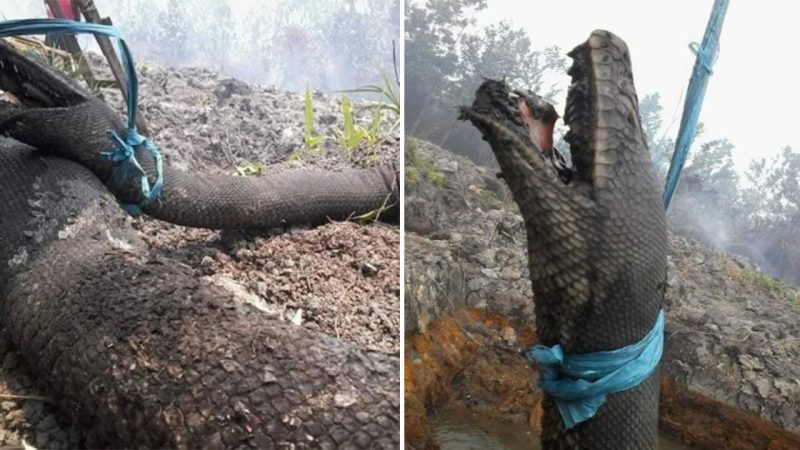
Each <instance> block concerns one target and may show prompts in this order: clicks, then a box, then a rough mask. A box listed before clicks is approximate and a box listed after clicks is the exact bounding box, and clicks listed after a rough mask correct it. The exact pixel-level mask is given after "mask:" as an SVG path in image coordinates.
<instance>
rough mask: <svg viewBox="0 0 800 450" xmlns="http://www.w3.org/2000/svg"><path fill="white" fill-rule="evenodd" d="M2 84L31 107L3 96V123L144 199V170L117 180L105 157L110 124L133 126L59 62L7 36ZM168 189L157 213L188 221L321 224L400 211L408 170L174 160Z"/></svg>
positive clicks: (144, 160) (149, 210)
mask: <svg viewBox="0 0 800 450" xmlns="http://www.w3.org/2000/svg"><path fill="white" fill-rule="evenodd" d="M0 88H2V89H4V90H6V91H8V92H10V93H12V94H14V95H15V96H16V97H17V98H18V99H20V100H21V101H22V103H23V105H24V106H23V107H21V108H12V107H9V106H8V105H6V106H5V107H3V106H0V131H2V132H3V133H4V134H5V135H6V136H10V137H13V138H14V139H16V140H18V141H20V142H23V143H26V144H28V145H31V146H33V147H36V148H38V149H40V150H43V151H47V152H49V153H51V154H54V155H58V156H62V157H64V158H67V159H70V160H73V161H76V162H78V163H80V164H82V165H84V166H86V167H87V168H89V169H90V170H91V171H92V172H93V173H94V174H95V175H97V177H98V178H100V180H101V181H103V182H104V183H105V184H106V186H107V187H108V188H109V190H111V191H112V193H114V194H115V195H116V197H117V199H118V200H119V201H120V202H122V203H125V204H139V203H140V202H141V201H142V199H143V197H142V191H141V187H140V186H141V178H140V176H139V175H138V174H137V173H136V172H134V171H133V170H130V171H129V173H130V176H128V177H127V178H125V179H124V180H123V181H122V182H119V180H115V179H114V178H113V177H112V175H113V170H114V166H113V163H112V162H110V161H108V160H104V159H102V158H101V156H100V153H101V152H107V151H109V150H110V149H111V148H112V146H113V144H112V141H111V140H110V139H109V138H108V137H107V135H106V133H107V132H108V131H109V130H114V131H116V132H117V133H118V134H119V135H120V136H125V127H124V125H123V124H122V122H121V121H120V119H119V117H118V116H117V114H116V113H115V112H114V111H112V110H111V109H110V108H109V107H108V106H107V105H106V104H105V103H103V102H102V101H100V100H98V99H96V98H94V97H92V96H91V95H90V94H89V93H88V92H86V91H85V90H83V89H82V88H81V87H79V86H77V85H75V84H74V82H73V81H72V80H69V79H67V78H66V77H64V76H63V75H62V74H60V73H58V72H56V71H54V70H53V69H52V68H50V67H48V66H46V65H44V64H42V63H39V62H37V61H34V60H32V59H29V58H27V57H25V56H23V55H21V54H19V53H18V52H17V51H16V50H14V49H13V48H11V47H10V46H8V45H6V44H4V43H2V42H1V41H0ZM136 157H137V160H138V162H139V164H141V166H142V167H143V169H144V170H145V172H146V173H147V175H148V178H149V179H150V182H151V183H153V182H154V181H155V174H156V170H155V164H154V162H153V159H152V157H151V156H149V155H148V154H147V153H146V151H145V150H144V149H137V151H136ZM163 174H164V175H163V176H164V188H163V192H162V194H161V196H160V197H159V198H158V199H157V200H155V201H153V202H151V203H149V204H148V205H146V206H145V207H144V208H142V209H143V212H144V213H145V214H147V215H149V216H151V217H155V218H157V219H161V220H165V221H167V222H171V223H175V224H178V225H184V226H191V227H203V228H214V229H243V228H269V227H274V226H287V225H297V224H300V225H302V224H311V225H318V224H321V223H324V222H327V221H329V220H346V219H350V218H352V217H355V216H359V215H362V214H365V213H369V212H371V211H375V210H382V213H381V214H380V217H382V218H383V219H388V220H396V219H399V205H400V197H399V192H400V190H399V175H398V174H399V172H398V170H397V168H396V167H393V166H389V165H385V166H378V167H372V168H367V169H345V170H341V171H337V172H333V171H320V170H291V171H285V172H281V173H275V174H270V175H269V176H264V177H235V176H219V175H217V176H207V175H206V176H203V175H195V174H187V173H185V172H182V171H180V170H173V169H172V168H171V167H169V166H166V165H165V167H164V170H163Z"/></svg>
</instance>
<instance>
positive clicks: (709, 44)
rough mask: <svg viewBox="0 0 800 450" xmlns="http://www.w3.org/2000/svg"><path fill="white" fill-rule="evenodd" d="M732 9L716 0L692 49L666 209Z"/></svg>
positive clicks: (683, 161)
mask: <svg viewBox="0 0 800 450" xmlns="http://www.w3.org/2000/svg"><path fill="white" fill-rule="evenodd" d="M727 10H728V0H716V1H715V2H714V9H712V10H711V18H709V20H708V25H706V31H705V34H704V35H703V43H702V44H700V45H698V44H697V43H695V42H693V43H691V44H690V45H689V49H691V50H692V52H694V54H695V55H696V59H695V63H694V69H692V77H691V78H690V80H689V89H688V90H687V92H686V101H685V103H684V106H683V116H682V117H681V127H680V130H679V131H678V140H677V141H676V142H675V151H674V152H673V153H672V161H671V162H670V166H669V173H668V174H667V181H666V185H665V186H664V209H666V210H667V211H669V208H670V206H671V205H672V197H673V195H674V194H675V191H676V190H677V189H678V181H679V180H680V176H681V170H683V165H684V164H685V163H686V157H687V156H688V154H689V147H691V146H692V141H693V140H694V135H695V130H696V129H697V121H698V119H699V118H700V109H701V108H702V106H703V97H705V94H706V87H708V78H709V77H710V76H711V74H712V73H713V70H712V68H713V67H714V63H715V62H716V59H717V55H718V53H719V35H720V32H721V31H722V23H723V21H724V20H725V12H726V11H727Z"/></svg>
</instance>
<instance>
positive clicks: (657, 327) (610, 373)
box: [527, 310, 664, 429]
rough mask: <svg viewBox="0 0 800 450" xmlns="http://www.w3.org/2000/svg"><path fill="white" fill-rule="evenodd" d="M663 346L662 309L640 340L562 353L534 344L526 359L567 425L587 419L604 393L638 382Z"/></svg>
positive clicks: (556, 348) (653, 366) (653, 365)
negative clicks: (601, 349)
mask: <svg viewBox="0 0 800 450" xmlns="http://www.w3.org/2000/svg"><path fill="white" fill-rule="evenodd" d="M663 349H664V311H663V310H661V311H659V313H658V316H657V318H656V321H655V324H654V325H653V328H652V329H651V330H650V332H648V333H647V335H646V336H645V337H644V338H642V340H641V341H639V342H637V343H635V344H631V345H629V346H627V347H623V348H621V349H618V350H612V351H607V352H596V353H586V354H565V353H564V351H563V349H562V348H561V346H560V345H555V346H553V347H545V346H542V345H537V346H535V347H532V348H531V349H529V350H528V352H527V356H528V359H530V360H531V361H533V362H535V363H537V364H538V365H539V366H540V368H541V375H540V378H539V385H540V386H541V388H542V390H543V391H544V392H546V393H547V394H549V395H551V396H552V397H553V398H554V399H555V401H556V406H558V411H559V413H560V414H561V418H562V419H563V420H564V426H565V427H566V428H567V429H569V428H572V427H574V426H575V425H577V424H579V423H581V422H584V421H586V420H589V419H590V418H592V417H593V416H594V415H595V414H596V413H597V410H598V409H599V408H600V406H601V405H602V404H603V403H604V402H605V401H606V396H607V395H608V394H613V393H614V392H620V391H624V390H626V389H630V388H633V387H636V386H638V385H639V384H640V383H641V382H642V381H644V380H646V379H647V377H649V376H650V375H651V374H652V373H653V371H654V370H655V369H656V366H658V361H659V360H660V359H661V353H662V351H663Z"/></svg>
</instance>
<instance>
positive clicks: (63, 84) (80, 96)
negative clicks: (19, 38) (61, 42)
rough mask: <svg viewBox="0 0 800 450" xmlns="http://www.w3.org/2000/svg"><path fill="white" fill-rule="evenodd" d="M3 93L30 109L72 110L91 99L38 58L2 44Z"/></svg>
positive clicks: (0, 72)
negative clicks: (73, 107) (66, 108)
mask: <svg viewBox="0 0 800 450" xmlns="http://www.w3.org/2000/svg"><path fill="white" fill-rule="evenodd" d="M0 89H2V90H3V91H5V92H7V93H9V94H12V95H13V96H14V97H15V98H16V99H17V100H18V101H19V102H20V103H21V104H22V105H23V106H26V107H32V108H36V107H68V106H74V105H77V104H80V103H83V102H86V101H87V100H88V99H89V98H91V95H89V93H88V92H87V91H86V90H85V89H83V88H82V87H80V86H79V85H78V84H77V83H76V82H75V81H74V80H72V79H70V78H69V77H67V76H66V75H64V74H63V73H61V72H59V71H57V70H56V69H55V68H53V67H51V66H50V65H48V64H46V63H45V62H44V61H41V60H39V59H38V58H31V57H27V56H25V55H23V54H22V53H20V52H19V51H18V50H17V49H15V48H14V47H12V46H11V45H10V44H9V43H7V42H5V41H3V40H0Z"/></svg>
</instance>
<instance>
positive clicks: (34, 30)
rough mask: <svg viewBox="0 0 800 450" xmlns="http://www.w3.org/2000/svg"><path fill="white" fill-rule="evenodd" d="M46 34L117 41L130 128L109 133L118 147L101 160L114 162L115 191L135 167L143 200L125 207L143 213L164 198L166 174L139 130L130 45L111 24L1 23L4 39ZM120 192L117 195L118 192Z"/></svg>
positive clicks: (59, 21) (159, 155) (29, 20)
mask: <svg viewBox="0 0 800 450" xmlns="http://www.w3.org/2000/svg"><path fill="white" fill-rule="evenodd" d="M42 33H94V34H102V35H106V36H110V37H113V38H116V40H117V44H118V45H117V46H118V51H117V53H118V54H119V57H120V60H121V62H122V69H123V71H124V72H125V81H126V84H127V87H128V90H127V93H126V94H127V95H126V97H125V104H126V106H127V109H128V127H127V131H126V132H125V137H124V138H123V137H122V136H120V135H119V133H117V132H116V131H114V130H110V131H108V132H107V133H106V135H107V136H108V138H109V139H111V141H113V142H114V148H112V149H111V150H109V151H105V152H101V153H100V157H101V158H103V159H106V160H110V161H113V162H114V171H113V173H112V175H111V183H112V186H111V187H110V189H111V190H112V191H115V190H117V189H119V188H120V187H121V186H122V183H123V182H124V181H125V180H127V179H128V172H129V169H130V168H131V167H132V168H133V169H134V170H135V171H136V172H137V175H138V176H140V177H141V190H142V200H141V202H140V203H138V204H129V205H124V204H123V205H122V207H123V208H125V210H126V211H128V212H129V213H131V214H134V215H137V214H141V208H142V207H143V206H145V205H147V204H148V203H150V202H151V201H153V200H155V199H156V198H158V196H159V195H161V189H162V186H163V173H162V162H161V154H160V153H159V152H158V148H157V147H156V146H155V145H153V143H152V142H150V141H149V140H147V139H145V137H144V136H142V135H140V134H139V132H138V131H136V111H137V109H138V107H139V81H138V79H137V78H136V66H135V64H134V61H133V55H132V54H131V52H130V49H128V44H127V43H125V39H123V38H122V35H121V34H120V32H119V30H117V29H116V28H114V27H112V26H109V25H101V24H96V23H85V22H77V21H73V20H65V19H24V20H7V21H3V22H0V38H2V37H6V36H16V35H20V34H42ZM139 147H143V148H144V149H145V150H146V151H147V153H148V154H149V155H150V156H151V157H152V158H153V160H154V162H155V166H156V173H155V177H156V180H155V182H154V183H153V185H152V186H151V185H150V181H149V180H148V178H147V173H145V171H144V169H142V166H141V165H139V161H137V160H136V155H135V150H136V148H139ZM115 193H117V192H115Z"/></svg>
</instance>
